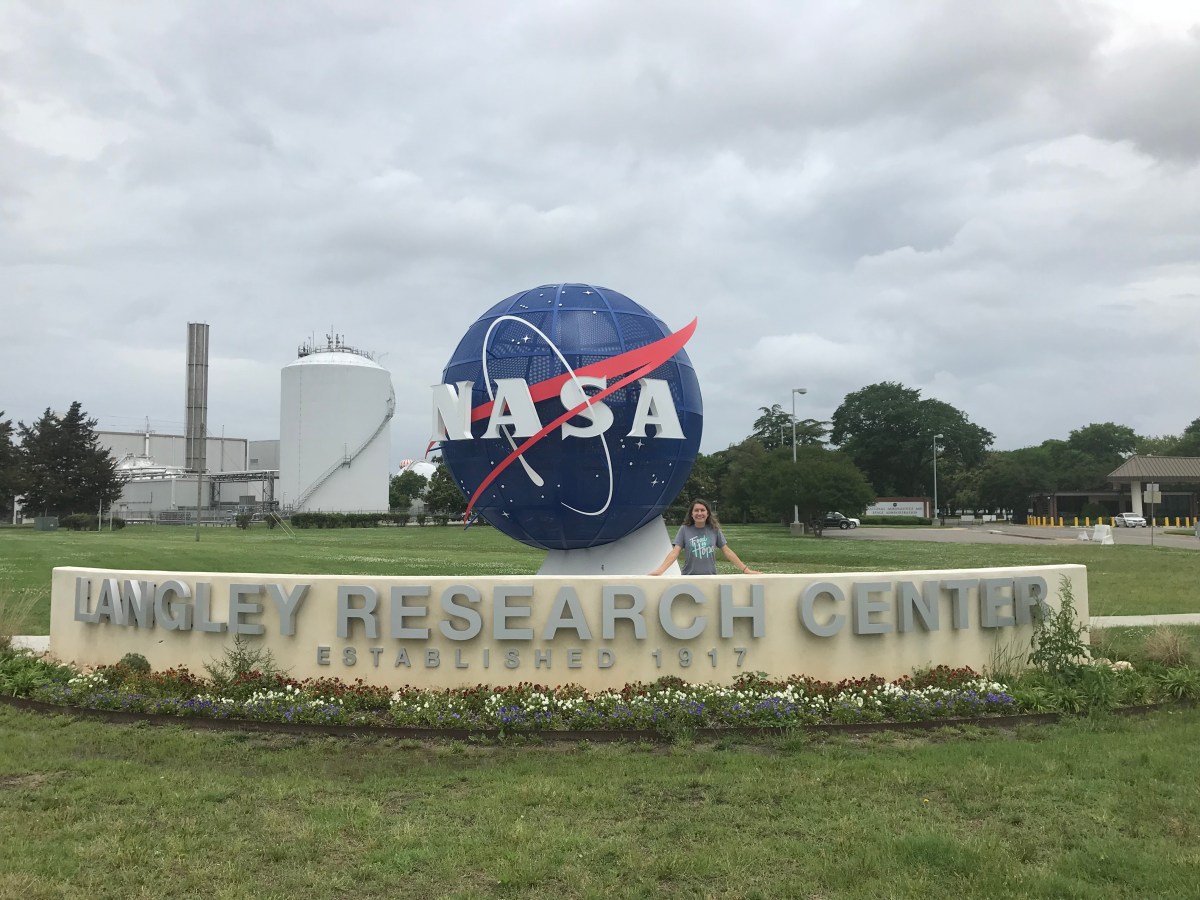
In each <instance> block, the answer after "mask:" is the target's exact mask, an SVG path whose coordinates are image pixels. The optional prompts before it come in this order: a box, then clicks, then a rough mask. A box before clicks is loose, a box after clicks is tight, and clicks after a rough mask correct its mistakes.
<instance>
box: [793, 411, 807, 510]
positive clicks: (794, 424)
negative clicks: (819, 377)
mask: <svg viewBox="0 0 1200 900" xmlns="http://www.w3.org/2000/svg"><path fill="white" fill-rule="evenodd" d="M807 393H808V388H792V465H793V466H794V465H795V464H796V395H797V394H807ZM792 524H793V525H799V524H800V504H799V503H796V504H794V505H793V506H792Z"/></svg>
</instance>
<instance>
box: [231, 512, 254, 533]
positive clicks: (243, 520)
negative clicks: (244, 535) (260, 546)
mask: <svg viewBox="0 0 1200 900" xmlns="http://www.w3.org/2000/svg"><path fill="white" fill-rule="evenodd" d="M253 521H254V516H253V515H251V514H250V513H248V512H240V513H238V514H237V518H235V519H234V523H235V524H236V525H237V527H238V528H240V529H242V531H248V530H249V528H250V523H251V522H253Z"/></svg>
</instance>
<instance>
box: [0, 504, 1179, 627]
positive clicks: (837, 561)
mask: <svg viewBox="0 0 1200 900" xmlns="http://www.w3.org/2000/svg"><path fill="white" fill-rule="evenodd" d="M725 530H726V533H727V535H728V537H729V540H730V543H731V544H732V545H733V547H734V548H735V549H736V550H737V552H738V554H739V555H740V556H741V557H742V558H743V559H745V560H749V561H750V563H751V564H752V565H753V566H754V567H755V568H756V569H760V570H761V571H764V572H800V573H813V572H847V571H862V572H867V571H895V570H906V569H909V570H911V569H954V568H964V567H978V566H1028V565H1043V564H1052V563H1082V564H1084V565H1086V566H1087V567H1088V594H1089V605H1090V611H1091V613H1092V615H1139V614H1149V613H1182V612H1200V589H1198V587H1197V586H1198V585H1200V553H1197V552H1195V551H1188V550H1176V549H1170V548H1162V547H1140V546H1126V545H1118V546H1113V547H1102V546H1099V545H1090V544H1084V543H1079V544H1076V543H1063V544H1037V545H1033V546H1023V545H1019V546H1014V545H1002V544H950V543H935V542H929V543H924V542H917V541H839V540H833V539H816V538H811V537H807V538H793V537H791V536H790V535H789V534H788V532H787V529H785V528H782V527H779V526H771V525H746V526H738V525H734V526H729V527H727V528H726V529H725ZM543 556H544V554H543V553H542V552H541V551H538V550H534V549H531V548H529V547H526V546H524V545H522V544H518V543H516V542H515V541H512V540H510V539H509V538H507V537H505V536H504V535H502V534H500V533H499V532H497V531H496V530H495V529H494V528H486V527H476V528H470V529H468V530H466V531H464V530H463V529H461V528H458V527H436V526H427V527H424V528H420V527H415V526H409V527H407V528H365V529H357V528H356V529H338V530H302V531H297V532H296V533H295V537H291V536H289V535H287V534H285V533H284V532H283V531H282V530H280V529H276V530H274V531H271V530H268V529H267V528H266V527H264V526H257V527H255V528H253V529H251V530H249V531H241V530H239V529H236V528H207V529H203V530H202V531H201V534H200V540H199V541H197V540H196V539H195V531H194V530H193V529H189V528H168V527H151V526H138V527H130V528H126V529H124V530H123V531H116V532H83V533H80V532H69V531H57V532H34V531H32V530H30V529H28V528H11V527H8V528H0V594H4V593H7V594H9V595H13V594H22V593H26V592H28V593H31V594H32V595H33V599H34V603H33V608H32V611H31V615H30V616H29V619H28V622H27V624H26V625H25V626H23V627H24V628H25V629H26V631H27V633H29V634H46V633H48V632H49V627H50V606H49V592H50V572H51V569H53V567H54V566H59V565H78V566H98V567H103V568H119V569H137V568H144V569H165V570H178V571H207V572H261V573H276V572H278V573H311V574H345V575H439V574H459V575H465V576H470V575H498V574H513V575H520V574H530V573H533V572H536V571H537V569H538V566H540V565H541V561H542V558H543ZM719 570H721V571H728V572H732V571H733V568H732V567H731V566H729V565H728V564H727V563H725V562H723V561H722V562H720V563H719Z"/></svg>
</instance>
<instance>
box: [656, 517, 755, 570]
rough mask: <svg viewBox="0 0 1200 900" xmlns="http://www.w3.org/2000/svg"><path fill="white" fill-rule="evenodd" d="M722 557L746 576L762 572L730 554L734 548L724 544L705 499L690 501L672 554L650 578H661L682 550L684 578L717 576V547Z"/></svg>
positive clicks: (719, 525)
mask: <svg viewBox="0 0 1200 900" xmlns="http://www.w3.org/2000/svg"><path fill="white" fill-rule="evenodd" d="M718 547H719V548H720V549H721V550H722V552H724V554H725V558H726V559H727V560H729V561H730V562H731V563H733V564H734V565H735V566H737V567H738V568H739V569H740V570H741V571H742V572H743V573H745V574H747V575H761V574H762V573H761V572H758V571H755V570H754V569H752V568H750V567H749V566H748V565H746V564H745V563H744V562H742V561H741V560H740V559H738V555H737V554H736V553H734V552H733V548H732V547H730V546H729V544H728V543H727V542H726V541H725V535H724V534H723V533H722V532H721V523H720V522H718V521H717V517H716V516H715V515H713V511H712V508H711V507H710V506H709V505H708V501H707V500H693V501H692V508H691V511H690V512H689V513H688V514H687V516H685V517H684V520H683V524H682V525H680V526H679V531H678V532H677V533H676V535H675V541H674V543H673V545H672V547H671V552H670V553H668V554H667V558H666V559H664V560H663V561H662V565H660V566H659V567H658V568H657V569H655V570H654V571H653V572H651V573H650V574H651V575H661V574H662V573H663V572H665V571H667V568H668V567H669V566H670V565H671V563H673V562H675V560H676V559H678V558H679V554H680V552H681V551H686V553H687V556H686V558H685V560H684V563H683V574H684V575H716V574H717V559H716V557H717V548H718Z"/></svg>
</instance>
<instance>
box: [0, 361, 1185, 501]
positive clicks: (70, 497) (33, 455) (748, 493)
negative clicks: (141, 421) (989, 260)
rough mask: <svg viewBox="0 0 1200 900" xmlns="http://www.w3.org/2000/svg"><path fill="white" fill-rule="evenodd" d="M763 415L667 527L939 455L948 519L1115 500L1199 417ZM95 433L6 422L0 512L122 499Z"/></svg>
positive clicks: (884, 401)
mask: <svg viewBox="0 0 1200 900" xmlns="http://www.w3.org/2000/svg"><path fill="white" fill-rule="evenodd" d="M759 412H760V415H759V417H758V418H757V419H755V421H754V424H753V431H752V432H751V433H750V434H749V435H747V436H746V438H744V439H743V440H742V441H740V442H739V443H737V444H733V445H731V446H729V447H728V448H726V449H725V450H720V451H717V452H715V453H711V454H705V453H701V454H699V455H698V456H697V457H696V461H695V464H694V465H693V467H692V472H691V475H690V476H689V478H688V481H687V483H686V484H685V486H684V488H683V490H682V491H681V492H680V495H679V498H677V500H676V502H675V503H674V504H673V505H672V507H671V508H670V509H669V510H668V512H667V517H668V519H669V520H672V521H674V520H675V519H677V518H681V517H682V515H683V512H684V508H685V507H686V505H687V504H688V503H690V501H691V500H692V499H693V498H695V497H703V498H705V499H707V500H710V501H712V502H714V503H716V505H717V508H718V510H719V511H720V513H721V515H722V517H723V518H725V519H726V520H728V521H746V522H754V521H758V522H763V521H766V522H769V521H781V522H782V521H791V519H792V516H793V515H795V514H797V513H799V515H800V518H801V521H808V520H809V519H811V518H812V517H813V516H816V515H818V514H820V513H822V512H825V511H826V510H832V509H837V510H840V511H842V512H845V513H847V514H850V515H854V514H857V513H859V512H861V511H862V509H863V508H864V507H865V506H866V505H867V504H868V503H870V502H871V501H872V500H874V499H875V498H876V497H926V496H931V495H932V494H933V460H934V454H935V453H936V454H937V479H938V500H939V506H940V507H941V510H942V511H943V512H947V511H953V510H958V509H974V510H984V511H989V510H990V511H999V510H1014V509H1015V510H1023V509H1025V507H1026V504H1027V502H1028V499H1029V497H1030V496H1032V495H1035V494H1038V493H1049V492H1059V491H1080V492H1084V491H1102V490H1106V489H1107V488H1108V487H1109V484H1108V475H1109V473H1110V472H1112V470H1113V469H1115V468H1117V466H1119V465H1120V464H1121V462H1122V460H1124V459H1126V458H1128V457H1129V456H1131V455H1133V454H1154V455H1158V456H1197V457H1200V418H1197V419H1195V420H1193V421H1192V422H1191V424H1189V425H1188V426H1187V427H1186V428H1185V429H1184V430H1183V432H1182V433H1180V434H1178V435H1157V436H1142V435H1138V434H1136V433H1135V432H1134V431H1133V429H1131V428H1129V427H1128V426H1125V425H1117V424H1115V423H1113V422H1101V423H1093V424H1090V425H1086V426H1084V427H1082V428H1078V429H1076V430H1074V431H1071V432H1070V434H1068V436H1067V437H1066V439H1065V440H1064V439H1050V440H1046V441H1043V442H1042V443H1041V444H1039V445H1038V446H1035V447H1023V448H1021V449H1018V450H992V449H991V446H992V443H993V441H994V435H993V434H992V433H991V432H990V431H988V430H987V429H986V428H983V427H981V426H979V425H976V424H974V423H973V422H971V421H970V419H969V418H968V417H967V416H966V414H965V413H963V412H962V411H961V410H958V409H956V408H954V407H953V406H951V405H950V404H948V403H944V402H942V401H940V400H936V399H932V398H923V397H922V396H921V392H920V391H919V390H916V389H914V388H909V387H905V386H904V385H902V384H899V383H897V382H881V383H879V384H872V385H868V386H866V387H863V388H860V389H859V390H857V391H854V392H852V393H850V394H847V395H846V397H845V399H844V400H843V401H842V403H841V405H840V406H838V408H837V409H836V410H835V411H834V413H833V416H832V417H831V419H830V420H829V421H828V422H823V421H818V420H815V419H797V420H795V421H794V422H793V419H792V415H791V414H790V413H788V412H786V411H785V410H783V408H782V407H781V406H780V405H779V404H774V405H773V406H769V407H766V406H764V407H760V408H759ZM95 427H96V420H95V419H91V418H88V416H87V414H86V413H84V411H83V410H82V408H81V406H80V404H79V402H78V401H76V402H74V403H72V404H71V407H70V409H69V410H68V411H67V412H66V413H65V414H62V415H59V414H57V413H54V412H52V411H51V410H50V409H47V410H46V411H45V412H44V413H43V414H42V415H41V417H40V418H39V419H38V420H37V421H36V422H34V423H32V424H31V425H26V424H25V423H24V422H18V423H17V424H16V426H15V427H14V425H13V423H12V421H11V420H8V419H6V418H5V417H4V412H3V411H0V510H4V511H9V510H12V508H13V500H14V498H15V497H16V496H22V503H21V505H22V507H23V509H24V510H25V514H26V515H27V516H29V515H49V516H60V517H62V516H66V515H70V514H71V513H91V512H94V511H96V510H98V509H99V508H100V507H101V505H102V504H103V505H104V506H107V505H109V504H111V503H113V502H115V501H116V500H117V499H118V498H119V497H120V494H121V479H120V477H119V476H118V474H117V469H116V460H115V459H114V458H113V457H112V455H111V454H110V453H109V452H108V450H107V449H105V448H103V447H101V446H100V445H99V439H98V438H97V435H96V431H95ZM793 436H794V440H795V446H794V447H793ZM793 455H794V457H795V462H793ZM389 495H390V496H389V499H390V505H391V507H392V508H393V509H407V508H408V506H409V505H410V504H411V503H412V501H413V500H414V499H422V500H424V501H425V503H426V504H427V505H428V506H429V508H430V509H431V510H433V511H437V512H443V513H446V514H448V515H451V516H457V515H461V514H462V512H463V510H465V508H466V499H465V498H464V497H463V496H462V493H461V492H460V491H459V489H458V487H457V485H456V484H455V482H454V479H453V478H451V477H450V474H449V472H448V471H446V468H445V466H444V465H442V464H439V466H438V469H437V471H436V472H435V473H434V475H433V477H432V478H431V479H429V480H428V481H427V480H426V479H425V478H423V477H422V476H421V475H418V474H417V473H415V472H411V471H408V472H403V473H401V474H399V475H397V476H394V477H393V478H392V479H391V484H390V491H389Z"/></svg>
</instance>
